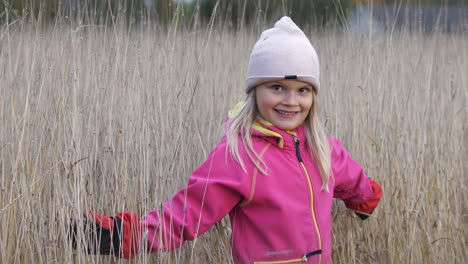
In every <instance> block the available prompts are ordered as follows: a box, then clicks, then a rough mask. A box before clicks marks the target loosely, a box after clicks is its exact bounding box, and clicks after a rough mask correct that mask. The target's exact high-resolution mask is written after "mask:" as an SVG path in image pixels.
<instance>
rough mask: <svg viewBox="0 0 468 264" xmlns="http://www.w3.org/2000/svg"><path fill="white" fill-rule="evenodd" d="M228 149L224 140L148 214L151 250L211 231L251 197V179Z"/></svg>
mask: <svg viewBox="0 0 468 264" xmlns="http://www.w3.org/2000/svg"><path fill="white" fill-rule="evenodd" d="M247 178H248V177H245V173H243V172H242V169H241V168H240V166H239V165H238V163H237V162H235V161H234V160H233V159H232V158H231V155H230V154H229V153H228V152H226V144H225V142H224V141H223V142H221V143H220V144H219V145H218V146H217V148H216V149H215V150H213V151H212V152H211V153H210V155H209V156H208V158H207V160H206V161H205V162H204V163H203V164H202V165H201V166H200V167H199V168H198V169H196V170H195V171H194V172H193V173H192V174H191V175H190V177H189V180H188V183H187V187H185V188H184V189H182V190H180V191H179V192H178V193H177V194H176V195H175V196H174V197H173V198H172V199H171V200H169V201H167V202H166V203H164V205H163V207H162V209H161V210H159V211H158V210H154V211H152V212H149V213H148V214H147V215H146V216H144V218H143V220H142V221H141V224H142V228H143V229H144V230H146V231H145V232H144V236H147V245H148V251H151V252H154V251H157V250H162V251H166V250H171V249H174V248H178V247H180V246H182V245H183V244H184V243H185V241H187V240H193V239H194V238H195V237H198V236H200V235H201V234H202V233H204V232H205V231H207V230H208V229H209V228H210V227H211V226H212V225H213V224H215V223H216V222H218V221H220V220H221V219H222V218H223V217H224V216H225V215H227V214H228V213H229V211H231V209H232V208H234V207H235V206H236V205H237V204H238V203H239V202H240V201H242V199H243V197H248V194H249V191H250V182H247V181H249V180H250V179H247Z"/></svg>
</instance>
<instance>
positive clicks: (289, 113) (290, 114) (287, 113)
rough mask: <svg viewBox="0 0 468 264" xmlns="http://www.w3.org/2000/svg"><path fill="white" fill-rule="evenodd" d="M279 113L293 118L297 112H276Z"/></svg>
mask: <svg viewBox="0 0 468 264" xmlns="http://www.w3.org/2000/svg"><path fill="white" fill-rule="evenodd" d="M276 111H277V112H278V113H280V114H282V115H289V116H292V115H294V114H295V112H283V111H281V110H276Z"/></svg>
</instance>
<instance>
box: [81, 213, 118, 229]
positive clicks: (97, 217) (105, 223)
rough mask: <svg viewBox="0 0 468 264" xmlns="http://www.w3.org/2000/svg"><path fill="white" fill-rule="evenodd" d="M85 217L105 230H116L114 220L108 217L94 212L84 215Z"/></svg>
mask: <svg viewBox="0 0 468 264" xmlns="http://www.w3.org/2000/svg"><path fill="white" fill-rule="evenodd" d="M83 216H84V217H86V218H87V219H88V220H91V221H94V223H96V224H98V225H100V226H101V227H102V228H104V229H107V230H110V231H112V230H114V220H112V218H110V217H108V216H105V215H101V214H98V213H93V212H86V213H83Z"/></svg>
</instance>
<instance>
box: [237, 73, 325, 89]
mask: <svg viewBox="0 0 468 264" xmlns="http://www.w3.org/2000/svg"><path fill="white" fill-rule="evenodd" d="M295 77H296V78H288V77H286V76H251V77H249V78H247V79H246V80H245V86H246V87H247V93H249V92H250V91H251V90H252V89H254V88H255V87H257V86H258V85H260V84H263V83H267V82H273V81H279V80H287V79H294V80H296V81H301V82H305V83H310V84H312V86H313V87H314V91H315V93H318V87H320V81H319V80H318V79H317V78H315V77H313V76H297V75H295Z"/></svg>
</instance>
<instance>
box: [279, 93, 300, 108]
mask: <svg viewBox="0 0 468 264" xmlns="http://www.w3.org/2000/svg"><path fill="white" fill-rule="evenodd" d="M283 104H285V105H297V104H298V98H297V95H296V94H295V93H291V92H287V93H285V94H284V98H283Z"/></svg>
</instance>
